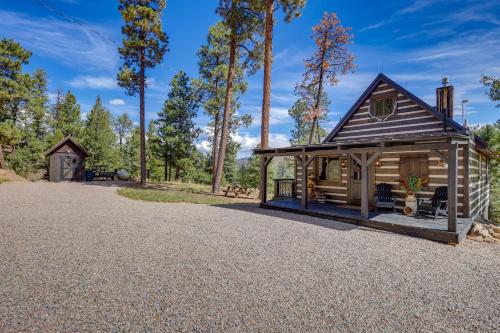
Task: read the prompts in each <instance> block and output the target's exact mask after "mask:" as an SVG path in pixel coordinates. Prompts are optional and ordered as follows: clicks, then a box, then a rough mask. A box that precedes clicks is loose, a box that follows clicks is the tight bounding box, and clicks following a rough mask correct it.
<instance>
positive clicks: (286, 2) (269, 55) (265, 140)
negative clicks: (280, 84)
mask: <svg viewBox="0 0 500 333" xmlns="http://www.w3.org/2000/svg"><path fill="white" fill-rule="evenodd" d="M264 1H265V2H266V18H265V20H266V21H265V49H264V83H263V94H262V119H261V142H260V146H261V147H262V148H267V146H268V145H269V114H270V112H271V66H272V62H273V28H274V12H275V11H276V9H277V8H276V9H275V4H276V5H277V7H281V8H282V9H283V12H284V13H285V21H286V22H290V21H291V20H292V18H296V17H298V16H300V12H301V10H302V8H304V6H305V3H306V2H305V0H264Z"/></svg>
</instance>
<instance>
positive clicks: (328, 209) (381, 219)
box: [261, 198, 472, 244]
mask: <svg viewBox="0 0 500 333" xmlns="http://www.w3.org/2000/svg"><path fill="white" fill-rule="evenodd" d="M261 207H263V208H268V209H277V210H283V211H287V212H292V213H297V214H303V215H309V216H314V217H320V218H326V219H335V220H339V221H342V222H346V223H352V224H356V225H361V226H365V227H369V228H375V229H380V230H386V231H391V232H395V233H400V234H405V235H410V236H415V237H420V238H425V239H430V240H434V241H438V242H444V243H448V244H458V243H460V242H461V241H462V240H463V239H464V238H465V236H466V235H467V232H469V230H470V228H471V226H472V219H471V218H458V219H457V231H456V232H449V231H448V219H447V218H446V217H441V218H437V219H436V220H433V219H432V217H426V216H418V217H410V216H406V215H403V214H401V213H396V214H395V213H392V212H390V211H379V212H378V213H375V212H374V211H370V212H369V215H368V218H367V219H366V218H363V217H361V212H360V210H359V209H354V208H347V207H341V206H340V207H339V206H336V205H333V204H331V203H325V204H318V203H309V204H308V208H307V209H305V210H304V209H302V208H301V205H300V199H294V198H291V199H282V200H271V201H268V202H266V203H261Z"/></svg>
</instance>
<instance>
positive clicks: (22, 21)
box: [0, 10, 119, 70]
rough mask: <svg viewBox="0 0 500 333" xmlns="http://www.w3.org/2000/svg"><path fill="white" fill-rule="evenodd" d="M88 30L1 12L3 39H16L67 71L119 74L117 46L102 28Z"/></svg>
mask: <svg viewBox="0 0 500 333" xmlns="http://www.w3.org/2000/svg"><path fill="white" fill-rule="evenodd" d="M85 26H86V27H88V28H83V27H82V26H80V25H78V24H76V23H71V22H66V21H63V20H58V19H55V18H53V17H50V18H49V17H44V18H40V17H34V16H29V15H26V14H21V13H16V12H11V11H5V10H0V31H2V37H7V38H13V39H15V40H16V41H18V42H20V43H21V44H22V45H23V46H24V47H26V48H28V49H30V50H31V51H33V53H35V54H37V55H40V56H44V57H48V58H52V59H55V60H57V61H58V62H60V63H62V64H64V65H66V66H67V67H72V68H74V67H75V66H80V67H83V68H87V69H100V70H103V69H106V70H115V69H116V66H117V62H118V60H119V57H118V52H117V48H116V45H114V44H113V43H111V42H110V41H109V40H105V39H104V38H103V37H101V36H98V35H97V34H95V33H94V32H93V31H98V32H99V33H101V34H102V35H103V36H105V35H108V33H107V32H106V31H104V29H103V28H102V27H99V26H96V25H91V24H88V23H86V25H85Z"/></svg>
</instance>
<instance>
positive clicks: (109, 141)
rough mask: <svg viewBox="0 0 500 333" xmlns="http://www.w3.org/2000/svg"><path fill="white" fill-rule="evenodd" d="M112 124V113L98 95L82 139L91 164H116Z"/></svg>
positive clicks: (113, 165) (89, 114)
mask: <svg viewBox="0 0 500 333" xmlns="http://www.w3.org/2000/svg"><path fill="white" fill-rule="evenodd" d="M112 124H113V123H112V118H111V114H110V113H109V111H108V110H106V109H105V108H104V106H103V105H102V101H101V98H100V97H97V99H96V101H95V104H94V106H93V107H92V109H91V110H90V112H89V113H88V115H87V120H86V122H85V129H84V133H83V141H82V143H83V146H84V147H85V148H86V149H87V151H88V152H89V154H90V156H89V157H88V158H87V162H88V163H89V165H90V166H95V165H106V166H107V167H108V168H110V167H115V166H116V165H115V164H116V154H115V149H114V148H115V144H116V135H115V132H114V131H113V128H112Z"/></svg>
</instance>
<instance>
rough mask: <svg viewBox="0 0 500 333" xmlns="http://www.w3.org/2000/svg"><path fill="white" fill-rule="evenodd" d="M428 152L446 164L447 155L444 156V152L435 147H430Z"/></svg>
mask: <svg viewBox="0 0 500 333" xmlns="http://www.w3.org/2000/svg"><path fill="white" fill-rule="evenodd" d="M430 154H431V155H432V156H434V157H437V158H440V159H442V160H443V162H445V163H446V164H448V156H446V155H445V154H443V153H442V152H440V151H439V150H437V149H431V151H430Z"/></svg>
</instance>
